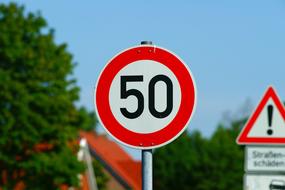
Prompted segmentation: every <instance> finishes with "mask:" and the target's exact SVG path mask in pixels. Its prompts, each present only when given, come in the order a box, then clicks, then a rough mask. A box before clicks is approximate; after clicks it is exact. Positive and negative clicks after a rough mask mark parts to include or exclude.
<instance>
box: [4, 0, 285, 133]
mask: <svg viewBox="0 0 285 190" xmlns="http://www.w3.org/2000/svg"><path fill="white" fill-rule="evenodd" d="M2 1H3V0H2ZM4 2H11V1H6V0H4ZM16 2H19V3H21V4H24V5H25V6H26V8H27V10H29V11H38V10H39V11H41V14H42V15H43V16H44V17H45V18H46V19H47V21H48V24H49V26H50V27H52V28H54V29H55V31H56V41H57V42H58V43H62V42H66V43H67V44H68V49H69V51H70V52H71V53H72V54H73V55H74V61H76V62H78V63H79V65H78V66H77V67H76V69H75V72H74V73H75V76H76V78H77V79H78V84H79V86H80V87H81V89H82V90H81V100H80V103H79V104H80V105H84V106H86V107H88V108H89V109H90V110H93V109H94V104H93V93H94V92H93V90H94V86H95V83H96V80H97V77H98V75H99V72H100V70H101V69H102V68H103V67H104V65H105V64H106V62H107V61H108V60H109V59H110V58H111V57H113V56H114V55H115V54H117V53H118V52H119V51H121V50H123V49H125V48H128V47H130V46H134V45H138V44H139V43H140V41H142V40H152V41H153V42H154V43H155V44H156V45H158V46H162V47H164V48H167V49H170V50H171V51H173V52H175V53H176V54H177V55H179V56H180V57H181V58H182V59H183V60H184V61H185V62H186V63H187V64H188V66H189V67H190V69H191V71H192V73H193V75H194V77H195V79H196V85H197V90H198V101H197V108H196V112H195V115H194V117H193V120H192V121H191V122H190V125H189V131H190V133H191V131H193V130H194V129H196V130H199V131H201V132H202V133H203V135H205V136H209V135H211V134H212V133H213V131H214V130H215V128H216V126H217V124H218V123H219V122H220V121H221V120H222V118H223V116H222V115H224V113H225V112H226V111H231V112H233V113H236V112H239V110H240V108H241V106H242V105H244V102H245V101H247V100H248V99H249V100H251V104H252V106H253V107H254V106H255V105H256V104H257V103H258V101H259V100H260V98H261V96H262V95H263V93H264V91H265V90H266V88H267V86H269V85H273V86H274V87H275V88H276V90H277V92H278V94H279V96H280V97H281V98H282V99H283V100H284V99H285V87H284V86H285V77H284V76H285V75H284V71H285V1H284V0H271V1H269V0H266V1H265V0H251V1H248V0H236V1H226V0H224V1H221V0H216V1H212V0H199V1H197V0H195V1H194V0H180V1H170V0H156V1H147V0H137V1H134V0H121V1H115V0H113V1H110V0H105V1H91V0H86V1H81V3H79V1H70V0H69V1H68V0H60V1H55V0H54V1H43V0H37V1H32V0H26V1H16Z"/></svg>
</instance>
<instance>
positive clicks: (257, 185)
mask: <svg viewBox="0 0 285 190" xmlns="http://www.w3.org/2000/svg"><path fill="white" fill-rule="evenodd" d="M282 189H285V176H281V175H251V174H250V175H246V176H245V183H244V190H282Z"/></svg>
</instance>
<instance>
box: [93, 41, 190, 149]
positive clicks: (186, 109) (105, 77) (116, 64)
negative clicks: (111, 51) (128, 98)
mask: <svg viewBox="0 0 285 190" xmlns="http://www.w3.org/2000/svg"><path fill="white" fill-rule="evenodd" d="M139 60H153V61H156V62H159V63H162V64H164V65H165V66H167V67H168V68H169V69H170V70H171V71H172V72H173V73H174V74H175V76H176V78H177V80H178V82H179V84H180V89H181V104H180V107H179V110H178V112H177V114H176V116H175V117H174V118H173V120H172V121H171V122H170V123H169V124H168V125H167V126H166V127H165V128H163V129H161V130H159V131H156V132H153V133H147V134H141V133H136V132H133V131H130V130H127V129H126V128H124V127H123V126H122V125H121V124H120V123H119V122H118V121H117V120H116V118H115V117H114V115H113V114H112V111H111V108H110V104H109V92H110V86H111V83H112V80H113V79H114V77H115V76H116V74H117V73H118V72H119V71H120V70H121V69H122V68H123V67H125V66H126V65H128V64H131V63H133V62H135V61H139ZM94 98H95V108H96V112H97V115H98V117H99V120H100V121H101V124H102V125H103V127H104V128H105V129H106V131H107V132H108V133H109V134H110V135H111V136H113V137H114V138H115V139H116V140H117V141H119V142H120V143H122V144H125V145H127V146H130V147H132V148H138V149H151V148H157V147H160V146H163V145H165V144H167V143H169V142H171V141H173V140H174V139H175V138H177V137H178V136H179V135H180V134H181V133H182V132H183V131H184V130H185V129H186V127H187V124H188V122H189V120H190V117H191V115H192V113H193V111H194V108H195V103H196V87H195V82H194V80H193V77H192V74H191V71H190V70H189V69H188V68H187V66H186V65H185V64H184V63H183V61H182V60H181V59H179V58H178V57H177V56H176V55H174V54H173V53H171V52H169V51H168V50H165V49H163V48H160V47H157V46H137V47H133V48H130V49H127V50H125V51H123V52H121V53H120V54H118V55H116V56H115V57H114V58H113V59H111V60H110V61H109V63H108V64H107V65H106V66H105V68H104V69H103V71H102V73H101V75H100V76H99V79H98V81H97V85H96V89H95V97H94Z"/></svg>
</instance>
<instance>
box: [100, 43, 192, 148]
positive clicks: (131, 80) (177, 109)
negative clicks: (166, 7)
mask: <svg viewBox="0 0 285 190" xmlns="http://www.w3.org/2000/svg"><path fill="white" fill-rule="evenodd" d="M195 102H196V89H195V82H194V79H193V77H192V74H191V72H190V70H189V69H188V67H187V66H186V65H185V64H184V63H183V61H182V60H181V59H180V58H178V57H177V56H176V55H174V54H173V53H171V52H170V51H168V50H166V49H163V48H161V47H157V46H154V45H141V46H136V47H133V48H130V49H127V50H124V51H123V52H121V53H119V54H118V55H116V56H115V57H114V58H112V59H111V60H110V61H109V62H108V64H107V65H106V66H105V68H104V69H103V71H102V72H101V74H100V76H99V79H98V81H97V85H96V89H95V108H96V112H97V115H98V117H99V120H100V122H101V124H102V125H103V127H104V128H105V129H106V131H107V132H108V133H109V134H110V135H111V136H112V137H114V138H115V139H116V140H117V141H119V142H120V143H122V144H124V145H127V146H130V147H132V148H138V149H152V148H157V147H160V146H163V145H165V144H167V143H169V142H171V141H173V140H174V139H175V138H177V137H178V136H179V135H180V134H181V133H182V132H183V131H184V130H185V128H186V126H187V124H188V122H189V120H190V118H191V115H192V114H193V111H194V108H195Z"/></svg>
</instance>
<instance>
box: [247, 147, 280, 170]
mask: <svg viewBox="0 0 285 190" xmlns="http://www.w3.org/2000/svg"><path fill="white" fill-rule="evenodd" d="M245 157H246V158H245V162H246V164H245V170H246V171H253V172H255V171H266V172H285V147H278V146H275V147H274V146H273V147H270V146H247V147H246V155H245Z"/></svg>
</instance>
